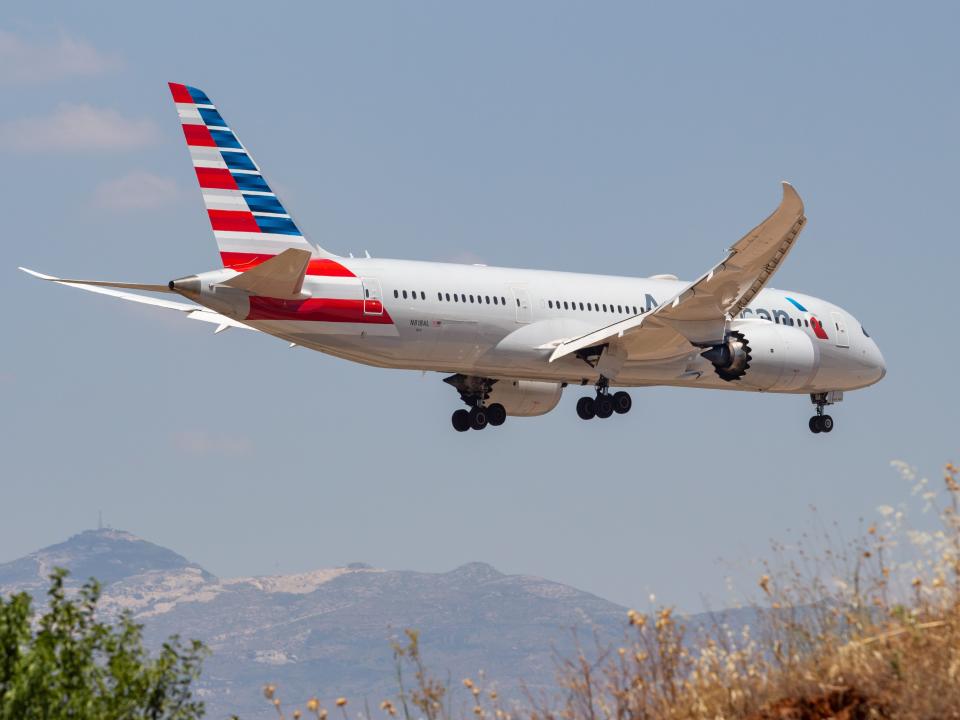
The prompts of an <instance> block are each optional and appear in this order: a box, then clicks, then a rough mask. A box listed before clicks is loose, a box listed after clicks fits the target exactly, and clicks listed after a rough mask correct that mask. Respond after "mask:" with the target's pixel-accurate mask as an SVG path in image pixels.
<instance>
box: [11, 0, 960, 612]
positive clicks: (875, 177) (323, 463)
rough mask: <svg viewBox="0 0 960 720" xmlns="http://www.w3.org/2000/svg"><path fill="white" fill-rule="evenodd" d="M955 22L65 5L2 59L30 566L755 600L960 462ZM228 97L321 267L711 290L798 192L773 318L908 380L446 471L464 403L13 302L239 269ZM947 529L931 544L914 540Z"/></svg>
mask: <svg viewBox="0 0 960 720" xmlns="http://www.w3.org/2000/svg"><path fill="white" fill-rule="evenodd" d="M958 21H960V12H958V10H957V8H956V6H955V5H954V4H950V3H943V4H936V3H927V4H914V5H910V6H905V5H902V4H894V3H889V4H886V3H867V2H861V3H844V4H835V3H811V4H805V5H803V6H798V5H796V4H794V5H786V4H781V3H761V2H757V3H735V4H723V5H720V4H715V3H700V4H664V5H663V6H661V7H654V6H650V5H641V4H638V3H622V4H618V3H611V4H604V5H602V6H598V5H593V4H590V5H588V4H581V3H553V2H549V3H547V2H544V3H524V4H516V3H483V4H476V3H469V4H468V3H460V4H448V3H402V4H400V3H382V4H381V3H364V4H359V3H352V4H342V3H341V4H326V3H324V4H320V3H310V4H303V6H293V5H288V6H271V7H270V8H269V10H267V9H266V7H265V6H264V5H263V4H262V3H261V4H250V3H242V2H241V3H216V2H210V3H201V4H196V3H191V4H189V5H187V4H182V5H181V4H176V3H172V4H171V3H162V4H153V5H151V6H150V7H144V6H142V4H139V3H113V4H111V3H101V4H97V5H95V6H90V5H87V4H84V5H82V6H81V5H77V4H75V3H50V4H45V5H44V7H43V9H42V10H41V9H39V8H38V7H34V6H32V5H29V4H20V5H17V6H15V7H11V8H8V9H7V11H6V12H5V16H4V20H3V23H2V25H0V88H2V90H3V92H2V93H0V158H2V161H3V163H4V166H5V172H4V173H3V197H4V198H5V207H6V213H5V227H4V232H3V240H2V242H3V245H4V248H5V249H6V252H5V254H4V256H5V258H6V261H7V263H6V264H7V267H6V268H3V269H2V270H0V277H2V278H3V281H2V284H0V293H2V299H3V303H4V306H5V307H6V308H7V314H6V323H7V327H6V331H5V333H4V341H3V352H2V353H0V401H2V405H3V408H4V412H3V413H2V415H0V457H2V465H0V468H2V475H3V485H2V496H0V497H2V501H0V561H5V560H9V559H13V558H15V557H19V556H20V555H22V554H24V553H27V552H29V551H31V550H33V549H35V548H37V547H39V546H41V545H46V544H49V543H53V542H56V541H59V540H61V539H63V538H64V537H65V536H67V535H68V534H71V533H73V532H76V531H79V530H81V529H84V528H88V527H91V526H93V525H94V524H95V522H96V518H97V512H98V510H102V511H103V513H104V518H105V520H106V521H107V522H108V523H110V524H113V525H115V526H117V527H121V528H124V529H128V530H130V531H132V532H135V533H137V534H139V535H141V536H144V537H146V538H148V539H151V540H153V541H155V542H159V543H161V544H164V545H167V546H169V547H172V548H173V549H175V550H177V551H179V552H181V553H183V554H185V555H187V556H189V557H190V558H191V559H194V560H196V561H198V562H200V563H202V564H203V565H205V566H206V567H208V568H209V569H210V570H212V571H213V572H215V573H217V574H219V575H221V576H231V575H241V574H243V575H248V574H263V573H274V572H291V571H296V570H303V569H308V568H313V567H320V566H326V565H338V564H343V563H346V562H350V561H355V560H362V561H366V562H370V563H372V564H374V565H378V566H382V567H388V568H413V569H420V570H446V569H450V568H453V567H455V566H457V565H459V564H462V563H464V562H468V561H472V560H485V561H487V562H490V563H493V564H494V565H496V566H497V567H498V568H500V569H502V570H504V571H506V572H516V573H530V574H537V575H542V576H546V577H549V578H552V579H556V580H560V581H564V582H568V583H571V584H574V585H576V586H578V587H581V588H583V589H586V590H590V591H592V592H595V593H597V594H600V595H602V596H605V597H607V598H609V599H612V600H615V601H618V602H621V603H624V604H628V605H642V604H644V603H645V602H646V600H645V598H646V597H647V595H648V593H650V592H656V593H657V595H658V597H659V598H660V599H661V600H664V601H667V602H674V603H677V604H679V605H680V606H681V607H683V608H685V609H691V610H696V609H700V608H701V607H702V605H703V602H704V598H706V599H707V601H708V602H709V603H710V604H712V605H718V604H723V603H724V602H725V601H726V600H727V599H728V597H729V596H728V594H727V591H726V590H725V581H724V578H725V576H727V575H732V576H733V578H734V582H735V584H736V585H738V586H740V587H742V588H744V589H748V588H749V587H750V586H752V584H753V583H754V582H755V577H756V575H757V574H758V571H757V569H756V567H755V566H754V565H753V564H752V561H753V560H755V559H756V558H759V557H761V556H763V555H764V553H765V550H766V548H767V544H768V541H769V540H770V539H771V538H779V539H783V538H785V536H786V534H787V531H788V529H789V528H802V527H805V526H806V525H808V524H809V523H810V507H811V506H815V507H817V508H818V511H819V514H820V515H821V517H824V518H827V519H828V520H830V521H836V523H837V524H838V526H839V528H840V529H841V531H843V532H844V533H847V534H852V533H853V532H855V531H856V528H857V527H858V522H859V519H860V518H869V517H873V515H874V514H875V508H876V507H877V506H878V505H881V504H897V503H899V502H901V501H904V500H905V499H906V487H905V486H904V484H903V482H902V481H901V480H899V479H898V476H897V475H896V474H895V473H894V472H893V471H892V470H890V469H889V467H888V464H889V462H890V460H892V459H897V458H899V459H904V460H907V461H910V462H912V463H914V464H916V465H918V466H920V468H921V469H922V470H923V471H926V472H929V473H931V474H936V473H937V468H938V467H939V465H940V464H941V463H943V462H945V461H947V460H949V459H951V458H953V459H956V457H957V443H958V439H957V428H958V427H960V409H958V407H960V406H958V401H960V393H958V389H960V380H958V375H957V373H956V371H955V366H956V358H957V357H958V355H960V337H958V333H957V318H956V310H955V299H954V296H955V293H956V287H957V284H956V268H957V266H958V262H960V250H958V240H960V238H958V235H960V232H958V229H957V227H958V225H957V221H956V217H955V215H956V210H955V208H956V202H957V201H956V195H957V190H958V183H957V179H956V173H957V165H958V161H960V144H958V136H957V128H958V126H960V125H958V121H960V100H958V96H957V93H956V92H955V90H956V87H957V81H958V77H957V73H958V67H960V62H958V60H960V57H958V54H960V53H958V50H957V43H956V38H955V28H956V27H957V26H958ZM169 80H173V81H177V82H185V83H188V84H193V85H197V86H199V87H201V88H203V89H204V90H205V91H206V92H207V93H208V94H209V95H210V96H211V97H212V98H213V101H214V102H215V103H217V105H218V106H219V108H220V110H221V112H222V113H223V114H224V116H225V117H226V118H227V120H228V121H229V122H230V123H231V124H232V125H233V126H234V127H235V129H236V130H237V132H238V134H239V135H240V137H241V138H242V139H243V141H244V143H245V144H246V145H247V146H248V147H249V148H250V149H251V151H252V153H253V154H254V155H255V157H256V158H257V160H258V162H259V163H260V165H261V166H262V167H263V168H264V171H265V173H266V174H267V176H268V177H269V179H270V181H271V184H272V185H274V186H275V187H276V188H278V189H279V192H280V193H281V195H282V196H283V197H284V200H285V202H286V204H287V205H288V206H289V207H291V208H292V211H293V213H294V214H295V215H296V217H297V220H298V223H299V224H300V226H301V227H303V228H304V229H305V231H306V232H307V233H308V235H309V236H310V238H311V239H312V240H313V241H315V242H318V243H319V244H321V245H323V246H324V247H326V248H328V249H330V250H332V251H334V252H341V253H344V254H345V253H347V252H348V251H353V252H355V253H361V252H363V251H364V250H369V251H370V252H371V253H372V254H374V255H376V256H381V257H401V258H417V259H432V260H469V261H482V262H487V263H490V264H499V265H514V266H524V267H541V268H550V269H560V270H573V271H576V270H583V271H587V272H597V273H617V274H633V275H650V274H655V273H676V274H678V275H680V276H681V277H687V278H690V277H694V276H696V275H697V274H699V273H700V272H702V271H703V270H705V269H706V268H707V267H709V266H710V265H712V264H713V263H714V262H715V261H716V260H718V259H719V258H720V257H721V256H722V252H723V250H724V248H726V247H728V246H729V244H730V243H732V242H733V241H735V240H737V239H738V238H739V237H740V236H741V235H742V234H743V232H744V231H746V230H747V229H749V228H750V227H752V226H753V225H754V224H755V223H756V222H757V221H758V220H760V219H761V218H763V217H764V216H765V215H766V214H767V213H768V212H769V211H770V210H771V209H772V208H773V207H774V206H775V205H776V203H777V201H778V200H779V187H778V182H779V181H780V180H782V179H789V180H790V181H792V182H793V183H794V184H795V185H796V187H797V188H798V190H799V191H800V193H801V195H802V196H803V197H804V199H805V201H806V208H807V215H808V218H809V223H808V225H807V228H806V230H805V231H804V234H803V236H802V237H801V240H800V242H799V244H798V246H797V248H796V249H795V250H794V252H793V253H792V254H791V256H790V260H789V262H788V263H787V264H786V265H785V267H783V268H782V269H781V270H780V271H779V272H778V274H777V276H776V278H775V280H774V282H773V285H775V286H776V287H781V288H789V289H794V290H799V291H803V292H809V293H811V294H813V295H818V296H822V297H825V298H828V299H830V300H831V301H834V302H836V303H838V304H840V305H842V306H844V307H846V308H847V309H849V310H850V311H851V312H853V313H854V315H856V316H857V317H858V318H860V319H861V320H862V321H863V322H864V324H865V325H866V327H867V329H868V330H869V331H870V332H871V334H872V335H873V336H874V337H875V338H876V339H877V341H878V343H879V344H880V347H881V349H882V350H883V352H884V355H885V357H886V360H887V364H888V375H887V378H886V379H885V380H884V381H883V383H881V384H880V385H878V386H876V387H874V388H870V389H868V390H865V391H862V392H857V393H851V394H849V395H848V398H847V400H846V401H845V402H844V403H843V404H842V405H840V406H838V407H837V408H836V409H835V410H834V411H833V413H832V414H833V416H834V418H835V420H836V422H837V429H836V430H835V431H834V433H832V434H831V435H830V436H813V435H811V434H810V433H809V432H808V430H807V428H806V420H807V417H808V416H809V415H810V407H809V403H808V400H807V399H806V398H805V397H793V396H763V397H760V396H756V395H749V394H736V393H723V392H700V391H691V390H676V389H656V388H654V389H646V390H637V391H635V392H634V393H633V396H634V410H633V412H632V413H631V415H629V416H627V417H626V418H620V419H619V420H617V421H615V422H614V421H611V422H606V423H582V422H580V421H579V420H577V418H576V416H575V413H574V403H575V402H576V399H577V397H578V396H579V394H580V393H579V392H577V391H576V390H575V389H571V390H568V391H567V393H566V395H565V397H564V399H563V401H562V403H561V405H560V406H559V407H558V408H557V410H556V411H554V412H553V413H552V414H550V415H548V416H546V417H544V418H540V419H535V420H517V421H511V422H509V423H508V424H507V425H506V426H504V428H502V429H500V430H497V431H490V432H484V433H466V434H463V435H459V434H456V433H454V432H452V430H451V429H450V426H449V415H450V413H451V412H452V410H454V409H455V408H456V407H457V403H458V400H457V398H456V395H455V393H454V392H453V391H452V390H451V389H450V388H449V387H448V386H446V385H445V384H444V383H442V382H440V376H439V375H428V376H422V375H421V374H420V373H415V372H397V371H384V370H376V369H371V368H366V367H362V366H355V365H350V364H348V363H346V362H344V361H340V360H336V359H333V358H329V357H325V356H323V355H320V354H317V353H310V352H308V351H305V350H300V349H297V350H290V349H288V348H287V347H286V345H285V343H282V342H280V341H275V340H271V339H269V338H265V337H256V336H252V335H250V334H246V333H242V332H238V331H230V332H226V333H223V334H220V335H217V336H216V337H214V336H213V335H212V332H211V328H209V327H207V326H206V325H204V326H203V327H195V326H198V325H201V323H190V322H186V321H184V320H182V319H181V318H179V317H176V316H175V317H170V316H169V315H168V314H166V313H165V312H163V311H160V310H152V309H150V308H143V307H130V306H127V305H126V304H123V303H119V302H116V301H111V300H110V299H107V298H100V297H95V296H89V295H85V294H82V293H80V292H77V291H71V290H68V289H66V288H61V287H52V286H47V285H44V284H42V283H40V282H37V281H35V280H32V279H30V278H28V277H27V276H25V275H23V274H21V273H19V272H17V271H16V269H15V268H16V266H17V265H26V266H28V267H33V268H36V269H39V270H42V271H45V272H52V273H56V274H60V275H65V276H79V277H97V278H105V279H127V280H139V281H144V282H166V281H167V280H168V279H170V278H172V277H179V276H182V275H186V274H190V273H193V272H197V271H202V270H206V269H211V268H213V267H215V266H216V264H217V257H216V254H215V245H214V242H213V239H212V236H211V234H210V231H209V229H208V225H207V222H206V219H205V217H204V211H203V207H202V203H201V201H200V196H199V192H198V191H197V190H196V188H195V187H194V181H193V179H192V170H191V167H190V163H189V160H188V155H187V152H186V150H185V149H184V147H183V140H182V136H181V133H180V128H179V124H178V122H177V118H176V114H175V112H174V110H173V107H172V105H171V101H170V98H169V94H168V92H167V89H166V85H165V83H166V82H167V81H169ZM915 521H916V522H917V523H921V522H923V520H922V518H915Z"/></svg>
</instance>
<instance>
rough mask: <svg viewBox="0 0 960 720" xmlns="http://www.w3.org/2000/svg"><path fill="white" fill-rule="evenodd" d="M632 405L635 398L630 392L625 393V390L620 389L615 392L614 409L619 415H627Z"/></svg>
mask: <svg viewBox="0 0 960 720" xmlns="http://www.w3.org/2000/svg"><path fill="white" fill-rule="evenodd" d="M632 407H633V400H632V399H631V397H630V393H625V392H624V391H623V390H620V391H619V392H615V393H614V394H613V411H614V412H615V413H617V414H618V415H626V414H627V413H628V412H630V408H632Z"/></svg>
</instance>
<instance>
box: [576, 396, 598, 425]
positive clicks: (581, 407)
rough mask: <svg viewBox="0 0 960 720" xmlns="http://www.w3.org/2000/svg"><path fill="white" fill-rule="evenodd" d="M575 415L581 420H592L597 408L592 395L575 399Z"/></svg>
mask: <svg viewBox="0 0 960 720" xmlns="http://www.w3.org/2000/svg"><path fill="white" fill-rule="evenodd" d="M577 415H579V416H580V419H581V420H593V418H594V417H596V415H597V409H596V407H595V403H594V402H593V398H592V397H582V398H580V399H579V400H577Z"/></svg>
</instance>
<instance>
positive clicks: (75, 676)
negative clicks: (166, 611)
mask: <svg viewBox="0 0 960 720" xmlns="http://www.w3.org/2000/svg"><path fill="white" fill-rule="evenodd" d="M66 574H67V573H66V571H65V570H59V569H58V570H56V571H54V574H53V575H51V577H50V581H51V584H50V589H49V591H48V593H47V594H48V596H49V606H48V609H47V611H46V612H45V613H44V614H43V615H41V616H40V617H35V616H34V612H33V609H32V607H31V605H32V603H31V598H30V596H29V595H28V594H27V593H20V594H18V595H13V596H11V597H10V598H9V599H3V598H0V720H29V719H31V718H43V719H44V720H59V719H60V718H70V719H71V720H112V719H114V718H116V719H117V720H119V719H120V718H123V719H125V720H126V719H128V718H129V719H131V720H132V719H133V718H144V719H149V720H191V719H193V718H199V717H202V716H203V703H202V702H199V701H196V700H194V698H193V693H192V690H191V685H192V683H194V682H195V681H196V680H197V678H198V677H199V675H200V665H201V661H202V658H203V656H204V654H205V652H206V651H205V649H204V647H203V645H202V644H201V643H200V642H198V641H193V642H191V643H189V644H183V643H181V642H180V640H179V639H178V638H177V637H172V638H170V639H169V640H168V641H167V642H166V643H164V645H163V647H162V648H161V650H160V651H159V653H158V654H157V655H156V656H155V657H151V655H150V653H149V652H147V650H146V649H145V648H144V646H143V636H142V629H141V627H140V626H139V625H137V624H136V623H134V622H133V620H132V619H131V618H130V617H129V616H128V615H122V616H121V617H120V618H119V620H118V622H117V623H116V624H113V625H111V624H107V623H104V622H101V621H99V620H98V619H97V617H96V609H97V602H98V600H99V598H100V586H99V585H98V584H97V583H96V582H95V581H93V580H91V581H90V582H88V583H87V584H85V585H84V586H83V587H82V588H81V589H80V591H79V593H78V594H77V595H76V596H74V597H68V596H67V593H66V591H65V588H64V578H65V577H66Z"/></svg>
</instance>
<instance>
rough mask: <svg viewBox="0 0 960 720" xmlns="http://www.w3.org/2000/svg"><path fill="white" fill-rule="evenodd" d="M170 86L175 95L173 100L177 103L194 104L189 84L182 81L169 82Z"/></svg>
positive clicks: (171, 92) (172, 93)
mask: <svg viewBox="0 0 960 720" xmlns="http://www.w3.org/2000/svg"><path fill="white" fill-rule="evenodd" d="M167 85H169V86H170V94H171V95H173V101H174V102H175V103H190V104H191V105H193V104H194V102H193V98H192V97H190V91H189V90H187V86H186V85H183V84H182V83H167Z"/></svg>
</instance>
